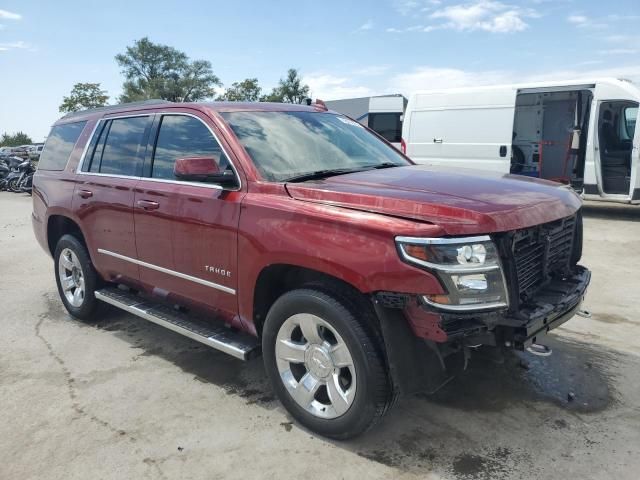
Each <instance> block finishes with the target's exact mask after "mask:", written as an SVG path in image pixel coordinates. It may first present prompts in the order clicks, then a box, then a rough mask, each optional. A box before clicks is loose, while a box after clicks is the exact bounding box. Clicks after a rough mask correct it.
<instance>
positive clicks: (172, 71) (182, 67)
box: [116, 37, 222, 103]
mask: <svg viewBox="0 0 640 480" xmlns="http://www.w3.org/2000/svg"><path fill="white" fill-rule="evenodd" d="M116 62H117V63H118V65H119V66H120V67H121V68H122V73H123V74H124V76H125V81H124V83H123V85H122V90H123V93H122V95H121V96H120V98H119V101H120V103H125V102H132V101H137V100H147V99H150V98H161V99H164V100H170V101H172V102H195V101H198V100H203V99H206V98H210V97H213V96H214V94H215V91H214V89H213V87H214V86H220V85H222V83H220V79H219V78H218V77H217V76H216V75H214V73H213V71H212V70H211V62H208V61H206V60H194V61H191V60H190V59H189V57H188V56H187V54H186V53H184V52H181V51H179V50H177V49H175V48H173V47H170V46H168V45H161V44H158V43H153V42H152V41H151V40H149V39H148V38H147V37H144V38H142V39H140V40H137V41H136V42H135V43H134V44H133V45H132V46H130V47H127V50H126V52H125V53H121V54H118V55H116Z"/></svg>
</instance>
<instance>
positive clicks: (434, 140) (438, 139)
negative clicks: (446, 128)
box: [433, 138, 442, 143]
mask: <svg viewBox="0 0 640 480" xmlns="http://www.w3.org/2000/svg"><path fill="white" fill-rule="evenodd" d="M433 143H442V139H441V138H434V139H433Z"/></svg>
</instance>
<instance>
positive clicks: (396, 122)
mask: <svg viewBox="0 0 640 480" xmlns="http://www.w3.org/2000/svg"><path fill="white" fill-rule="evenodd" d="M401 115H402V114H401V113H370V114H369V128H370V129H371V130H373V131H374V132H376V133H377V134H379V135H382V136H383V137H384V138H385V139H386V140H387V141H388V142H399V141H400V139H401V138H402V122H401V121H400V116H401Z"/></svg>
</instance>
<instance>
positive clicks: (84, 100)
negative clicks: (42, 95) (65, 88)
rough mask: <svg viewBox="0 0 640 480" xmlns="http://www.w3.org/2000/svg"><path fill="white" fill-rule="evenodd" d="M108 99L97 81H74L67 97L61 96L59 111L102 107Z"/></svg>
mask: <svg viewBox="0 0 640 480" xmlns="http://www.w3.org/2000/svg"><path fill="white" fill-rule="evenodd" d="M108 100H109V96H108V95H107V92H106V91H104V90H101V89H100V84H99V83H76V84H75V85H74V86H73V89H72V90H71V93H70V94H69V96H68V97H62V105H60V109H59V110H60V111H61V112H77V111H78V110H86V109H87V108H96V107H104V106H105V105H106V104H107V101H108Z"/></svg>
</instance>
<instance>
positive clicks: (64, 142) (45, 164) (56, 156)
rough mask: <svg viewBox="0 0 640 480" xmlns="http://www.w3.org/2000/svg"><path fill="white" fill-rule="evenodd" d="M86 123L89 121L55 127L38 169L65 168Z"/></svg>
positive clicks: (48, 138) (43, 151)
mask: <svg viewBox="0 0 640 480" xmlns="http://www.w3.org/2000/svg"><path fill="white" fill-rule="evenodd" d="M86 124H87V122H76V123H66V124H64V125H57V126H55V127H53V128H52V129H51V132H50V133H49V136H48V137H47V143H46V144H45V146H44V149H43V150H42V154H41V155H40V161H39V162H38V169H40V170H64V167H66V165H67V161H68V160H69V156H70V155H71V152H72V151H73V147H74V146H75V145H76V142H77V141H78V137H80V133H82V130H83V129H84V126H85V125H86Z"/></svg>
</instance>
